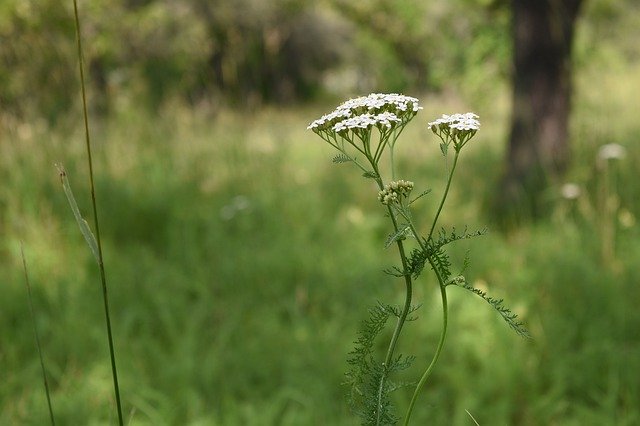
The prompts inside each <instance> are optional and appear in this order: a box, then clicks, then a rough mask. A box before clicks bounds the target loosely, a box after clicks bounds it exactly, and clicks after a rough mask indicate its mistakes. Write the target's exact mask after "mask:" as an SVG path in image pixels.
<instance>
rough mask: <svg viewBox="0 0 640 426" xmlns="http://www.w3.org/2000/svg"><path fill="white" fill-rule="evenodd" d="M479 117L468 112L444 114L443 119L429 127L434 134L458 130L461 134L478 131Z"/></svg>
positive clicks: (433, 122) (431, 123)
mask: <svg viewBox="0 0 640 426" xmlns="http://www.w3.org/2000/svg"><path fill="white" fill-rule="evenodd" d="M478 118H480V117H478V115H477V114H474V113H473V112H467V113H465V114H452V115H447V114H442V117H440V118H438V119H437V120H436V121H432V122H430V123H429V124H427V126H428V127H429V129H431V130H432V131H433V132H434V133H436V132H438V131H447V130H449V129H451V130H458V131H460V132H467V131H473V130H475V131H477V130H478V129H480V121H478Z"/></svg>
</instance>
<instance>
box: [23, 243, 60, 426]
mask: <svg viewBox="0 0 640 426" xmlns="http://www.w3.org/2000/svg"><path fill="white" fill-rule="evenodd" d="M20 254H21V255H22V268H23V270H24V282H25V284H26V286H27V295H28V296H29V297H28V298H29V311H30V312H31V321H32V322H33V334H34V335H35V338H36V348H37V349H38V356H39V357H40V367H41V368H42V378H43V380H44V392H45V394H46V395H47V405H48V407H49V418H50V419H51V425H52V426H55V424H56V420H55V417H54V416H53V406H52V404H51V394H50V392H49V381H48V380H47V370H46V369H45V367H44V357H43V356H42V346H41V345H40V335H39V334H38V326H37V324H36V313H35V309H34V308H33V297H32V296H31V284H30V283H29V273H28V272H27V260H26V258H25V256H24V248H23V245H22V242H20Z"/></svg>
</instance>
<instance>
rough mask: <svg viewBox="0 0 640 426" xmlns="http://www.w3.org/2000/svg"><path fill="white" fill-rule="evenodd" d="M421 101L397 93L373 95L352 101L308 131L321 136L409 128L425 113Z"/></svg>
mask: <svg viewBox="0 0 640 426" xmlns="http://www.w3.org/2000/svg"><path fill="white" fill-rule="evenodd" d="M418 102H419V101H418V99H416V98H413V97H411V96H405V95H400V94H397V93H391V94H384V93H372V94H370V95H368V96H361V97H359V98H355V99H349V100H348V101H346V102H343V103H342V104H340V105H339V106H338V107H337V108H336V109H335V110H334V111H332V112H330V113H329V114H326V115H323V116H322V117H320V118H319V119H317V120H315V121H313V122H312V123H311V124H309V126H308V127H307V129H309V130H313V131H314V132H316V133H318V134H322V133H326V132H336V133H338V132H343V133H344V132H347V131H349V130H359V129H364V130H370V129H372V128H373V127H374V126H376V127H378V128H379V129H381V130H382V129H383V128H386V129H391V128H393V127H395V126H398V125H402V124H406V123H408V122H409V120H411V119H412V118H413V117H414V116H415V115H416V113H417V112H418V111H419V110H421V109H422V107H421V106H420V105H419V103H418Z"/></svg>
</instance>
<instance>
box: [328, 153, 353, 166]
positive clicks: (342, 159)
mask: <svg viewBox="0 0 640 426" xmlns="http://www.w3.org/2000/svg"><path fill="white" fill-rule="evenodd" d="M331 161H333V162H334V163H336V164H340V163H350V162H351V161H353V158H351V157H349V156H348V155H346V154H338V155H336V156H335V157H333V159H332V160H331Z"/></svg>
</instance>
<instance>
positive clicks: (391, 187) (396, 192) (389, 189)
mask: <svg viewBox="0 0 640 426" xmlns="http://www.w3.org/2000/svg"><path fill="white" fill-rule="evenodd" d="M412 190H413V182H411V181H408V180H398V181H393V182H389V183H388V184H386V185H385V187H384V189H383V190H382V191H380V192H378V201H380V202H381V203H382V204H384V205H390V204H393V203H398V202H400V200H401V199H402V197H405V198H406V197H408V196H409V194H410V193H411V191H412Z"/></svg>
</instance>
